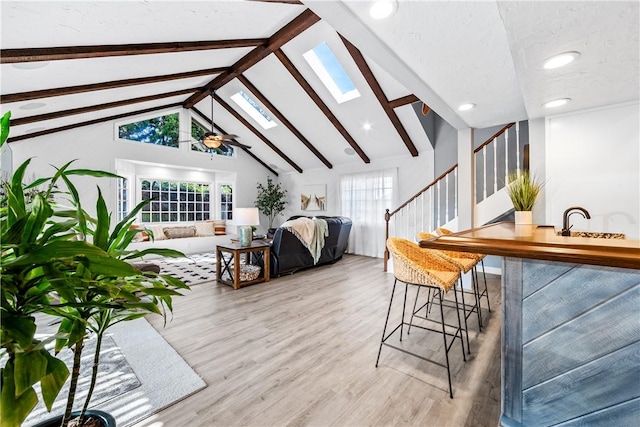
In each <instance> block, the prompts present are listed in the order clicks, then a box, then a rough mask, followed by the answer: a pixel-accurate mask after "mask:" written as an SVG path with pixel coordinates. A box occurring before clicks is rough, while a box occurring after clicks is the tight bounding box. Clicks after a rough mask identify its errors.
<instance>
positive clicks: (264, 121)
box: [231, 91, 278, 129]
mask: <svg viewBox="0 0 640 427" xmlns="http://www.w3.org/2000/svg"><path fill="white" fill-rule="evenodd" d="M231 99H232V100H233V102H235V103H236V104H238V106H239V107H240V108H242V109H243V110H244V112H245V113H247V114H248V115H249V116H251V118H252V119H253V120H255V121H256V122H258V124H259V125H260V126H262V128H263V129H271V128H272V127H275V126H278V124H277V123H276V122H274V121H273V119H272V118H271V116H269V114H268V113H267V112H266V111H265V110H263V109H262V108H261V107H260V106H259V105H258V103H257V102H256V101H254V100H253V99H251V97H250V96H249V95H247V94H246V93H244V91H240V92H238V93H236V94H235V95H233V96H231Z"/></svg>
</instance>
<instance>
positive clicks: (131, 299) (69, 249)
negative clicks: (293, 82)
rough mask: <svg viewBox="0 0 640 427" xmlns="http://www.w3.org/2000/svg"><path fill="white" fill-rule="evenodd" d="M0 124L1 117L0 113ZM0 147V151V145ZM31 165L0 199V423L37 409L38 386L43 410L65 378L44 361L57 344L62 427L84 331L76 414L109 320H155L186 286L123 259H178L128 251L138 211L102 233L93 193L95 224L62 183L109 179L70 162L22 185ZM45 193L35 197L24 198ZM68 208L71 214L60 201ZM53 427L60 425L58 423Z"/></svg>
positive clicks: (100, 208) (104, 217)
mask: <svg viewBox="0 0 640 427" xmlns="http://www.w3.org/2000/svg"><path fill="white" fill-rule="evenodd" d="M5 117H7V115H5ZM7 135H8V118H7V120H6V121H5V120H4V118H3V121H2V140H1V143H4V142H5V141H6V137H7ZM0 145H1V144H0ZM29 163H30V159H29V160H27V161H25V162H24V163H23V164H22V165H20V166H19V167H18V168H17V169H16V171H15V173H14V174H13V177H12V178H11V180H10V182H7V183H5V184H4V189H5V192H6V197H5V199H3V200H2V203H1V207H0V219H1V220H2V226H1V236H0V237H1V241H0V245H1V253H2V264H1V275H2V288H1V290H0V295H1V298H0V299H1V303H2V307H1V312H0V313H1V314H2V323H1V325H0V336H1V337H2V342H1V347H2V350H3V351H4V352H5V353H6V354H7V356H8V357H7V358H6V361H5V364H4V366H3V367H2V376H1V377H2V392H1V396H0V397H1V400H0V404H1V408H0V409H1V414H2V416H1V418H0V425H1V426H2V427H5V426H19V425H20V424H21V423H22V421H23V420H24V419H25V418H26V417H27V416H28V414H29V413H30V412H31V411H32V410H33V408H34V407H35V405H36V404H37V402H38V396H37V394H36V392H35V389H34V385H36V384H40V387H41V395H42V399H43V401H44V403H45V405H46V407H47V409H49V410H51V406H52V404H53V402H54V400H55V398H56V396H57V395H58V394H59V392H60V390H61V388H62V387H63V385H64V383H65V382H66V380H67V378H68V377H69V371H68V369H67V367H66V366H65V364H64V363H63V362H62V361H60V360H59V359H57V358H56V357H54V356H53V355H51V354H50V352H49V351H48V350H47V348H46V347H45V345H46V344H47V343H48V342H50V341H52V340H54V339H55V340H56V344H55V350H56V353H57V352H58V351H59V350H61V349H62V348H63V347H69V348H71V349H72V350H73V352H74V364H73V368H72V372H71V375H70V377H71V381H70V390H69V394H68V397H67V408H66V411H65V412H66V413H65V415H64V417H62V418H63V419H64V425H66V423H67V422H68V421H69V419H70V418H71V408H72V406H73V401H74V398H75V393H76V384H77V381H78V378H79V375H80V369H79V367H80V366H79V363H80V356H81V354H82V351H83V348H84V345H83V344H84V340H85V338H86V337H87V336H88V334H89V333H90V332H91V331H93V332H95V333H96V336H97V343H98V345H97V346H96V353H95V354H94V369H93V372H92V380H91V386H90V390H89V395H88V396H87V399H86V401H85V404H84V408H83V410H82V411H81V414H80V423H79V424H78V425H82V421H83V419H82V418H83V417H84V412H85V411H86V409H87V406H88V404H89V401H90V398H91V392H92V390H93V387H94V386H95V380H96V375H97V366H98V363H99V356H100V345H99V344H100V342H101V340H102V336H103V334H104V332H105V331H106V329H107V328H108V327H109V326H111V325H113V324H115V323H118V322H121V321H126V320H133V319H135V318H138V317H141V316H144V315H145V314H146V313H158V314H162V315H164V314H165V313H166V312H167V310H171V308H172V305H171V297H172V296H174V295H178V292H177V291H176V289H181V288H182V289H187V286H186V285H185V284H184V283H183V282H181V281H179V280H177V279H175V278H173V277H171V276H167V275H158V274H155V273H144V274H143V273H142V272H140V271H139V270H137V269H136V268H135V267H134V266H133V265H132V264H130V263H129V262H127V261H128V260H130V259H133V258H137V257H140V256H143V255H144V254H146V253H151V252H153V253H159V254H162V255H169V256H182V255H183V254H181V253H180V252H177V251H172V250H168V249H161V250H157V249H151V250H148V251H133V252H132V251H127V250H126V247H127V246H128V244H129V243H130V242H131V240H132V239H133V237H134V236H135V234H136V233H138V232H141V231H142V230H129V225H131V223H132V222H133V221H134V219H135V215H136V213H137V212H138V211H139V209H140V208H141V207H142V205H143V204H140V205H138V206H137V207H136V208H135V209H134V210H133V211H132V212H131V214H129V215H128V216H127V217H126V218H125V219H123V220H122V221H121V222H120V223H118V224H117V225H116V226H115V228H114V230H113V231H112V232H109V226H110V218H109V214H108V212H107V208H106V204H105V202H104V199H103V197H102V194H101V192H100V190H99V189H98V202H97V207H96V211H97V217H96V218H92V217H91V216H90V215H89V214H88V213H87V212H86V211H85V210H84V209H83V207H82V204H81V201H80V196H79V193H78V191H77V189H76V187H75V186H74V184H73V183H72V181H71V177H73V176H74V175H85V176H94V177H116V176H117V175H114V174H112V173H109V172H102V171H93V170H85V169H71V168H70V165H71V163H72V162H69V163H67V164H66V165H64V166H63V167H61V168H59V169H57V170H56V173H55V174H54V175H53V176H51V177H48V178H42V179H39V180H36V181H35V182H34V183H32V184H30V185H25V184H23V178H24V174H25V171H26V169H27V167H28V165H29ZM39 186H44V187H45V188H44V190H37V191H33V189H34V188H38V187H39ZM60 200H65V201H67V202H70V204H71V206H70V207H65V206H63V205H62V204H61V203H60V202H59V201H60ZM42 313H46V314H49V315H53V316H56V317H57V318H58V319H59V320H60V327H59V330H58V333H57V334H56V335H54V336H51V337H48V338H47V339H45V340H38V339H36V337H35V335H36V330H37V323H38V320H39V319H40V318H41V317H39V316H38V315H39V314H42ZM57 424H58V425H59V424H60V423H59V422H58V423H57Z"/></svg>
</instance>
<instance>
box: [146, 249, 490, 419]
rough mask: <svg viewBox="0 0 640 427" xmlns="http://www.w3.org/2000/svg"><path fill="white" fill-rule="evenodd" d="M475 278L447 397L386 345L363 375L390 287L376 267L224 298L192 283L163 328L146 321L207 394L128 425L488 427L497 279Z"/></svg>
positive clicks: (434, 377) (427, 369)
mask: <svg viewBox="0 0 640 427" xmlns="http://www.w3.org/2000/svg"><path fill="white" fill-rule="evenodd" d="M487 278H488V279H489V280H488V281H489V291H490V293H491V304H492V305H491V308H492V312H491V313H488V312H486V310H485V312H484V313H483V315H484V322H485V327H484V329H483V332H481V333H479V332H478V324H477V319H476V318H475V317H473V316H472V317H470V318H469V328H470V336H469V338H470V341H471V352H472V354H471V355H470V356H467V362H463V361H462V354H461V350H460V345H459V343H455V345H454V346H453V347H452V352H451V353H450V360H451V362H452V365H453V372H452V381H453V393H454V398H453V399H450V398H449V393H448V385H447V373H446V370H445V369H444V368H441V367H438V366H436V365H433V364H430V363H428V362H424V361H421V360H419V359H417V358H415V357H411V356H409V355H406V354H404V353H401V352H398V351H395V350H393V349H390V348H388V347H384V348H383V349H382V355H381V358H380V364H379V366H378V368H376V367H375V361H376V355H377V352H378V347H379V343H380V336H381V333H382V328H383V326H384V318H385V315H386V309H387V306H388V303H389V297H390V294H391V289H392V286H393V275H392V274H388V273H384V272H383V271H382V261H381V260H380V259H375V258H368V257H361V256H353V255H345V257H344V258H343V259H342V260H341V261H339V262H337V263H336V264H334V265H329V266H323V267H318V268H315V269H311V270H307V271H302V272H298V273H296V274H294V275H290V276H284V277H280V278H277V279H273V280H272V281H270V282H267V283H260V284H257V285H253V286H248V287H246V288H241V289H239V290H236V291H234V290H233V289H232V288H231V287H228V286H225V285H221V284H217V283H216V282H207V283H203V284H200V285H195V286H193V287H192V290H191V291H190V292H188V294H187V295H186V296H184V297H180V298H176V299H175V300H174V318H173V320H172V321H171V322H170V323H168V324H167V325H166V327H164V328H163V325H162V320H161V319H159V318H158V316H154V317H151V318H149V320H150V322H151V323H152V324H153V326H154V327H155V328H156V329H158V331H159V332H160V333H161V334H162V335H163V336H164V337H165V339H166V340H167V341H168V342H169V343H170V344H171V345H172V346H173V347H174V348H175V349H176V351H177V352H178V353H180V355H181V356H182V357H183V358H184V360H185V361H186V362H187V363H188V364H189V365H191V366H192V367H193V369H194V370H195V371H196V372H197V373H198V374H199V375H200V376H202V378H203V379H204V380H205V382H206V383H207V384H208V386H207V387H206V388H205V389H203V390H201V391H199V392H197V393H196V394H194V395H192V396H190V397H188V398H186V399H184V400H183V401H181V402H178V403H176V404H174V405H173V406H171V407H169V408H167V409H165V410H164V411H162V412H160V413H158V414H156V415H154V416H152V417H150V418H148V419H147V420H145V421H143V422H141V423H139V424H137V427H143V426H144V427H151V426H153V427H159V426H190V427H191V426H285V425H291V426H307V425H309V426H368V425H376V426H391V425H409V426H465V425H468V426H497V425H498V418H499V414H500V308H501V307H500V295H499V292H500V281H499V277H498V276H492V275H488V276H487ZM398 288H400V289H397V290H396V297H398V298H397V299H396V300H395V301H394V307H395V309H394V310H392V320H394V319H399V316H400V311H401V308H400V307H401V301H402V296H403V294H404V287H400V286H399V287H398ZM411 295H415V294H411V293H410V294H409V299H408V301H411V302H412V301H413V299H412V296H411ZM395 302H398V303H399V304H400V305H395ZM391 323H392V322H391V321H390V324H391ZM403 343H404V344H407V345H414V346H417V347H418V348H419V350H418V351H424V352H430V351H433V350H436V351H437V350H441V349H442V336H441V335H437V334H433V333H428V332H423V331H421V330H419V329H415V328H414V329H412V330H411V334H410V335H409V336H406V335H405V338H403ZM404 344H403V345H404ZM413 348H416V347H413ZM443 360H444V359H443ZM167 369H170V367H167Z"/></svg>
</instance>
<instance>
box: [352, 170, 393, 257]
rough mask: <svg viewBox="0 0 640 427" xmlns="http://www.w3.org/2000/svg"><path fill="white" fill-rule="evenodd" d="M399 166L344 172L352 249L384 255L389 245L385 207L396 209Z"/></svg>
mask: <svg viewBox="0 0 640 427" xmlns="http://www.w3.org/2000/svg"><path fill="white" fill-rule="evenodd" d="M397 182H398V169H397V168H391V169H383V170H376V171H371V172H364V173H357V174H349V175H342V176H341V177H340V211H341V215H343V216H346V217H349V218H351V221H352V222H353V225H352V227H351V233H350V234H349V248H348V252H349V253H353V254H357V255H366V256H372V257H378V258H382V257H383V256H384V248H385V243H386V242H385V221H384V213H385V209H390V210H392V209H394V208H395V205H396V193H397V190H396V189H397Z"/></svg>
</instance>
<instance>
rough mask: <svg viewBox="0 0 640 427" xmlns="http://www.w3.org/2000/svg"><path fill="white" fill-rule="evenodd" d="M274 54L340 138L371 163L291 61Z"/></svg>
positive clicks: (276, 53)
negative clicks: (338, 133)
mask: <svg viewBox="0 0 640 427" xmlns="http://www.w3.org/2000/svg"><path fill="white" fill-rule="evenodd" d="M274 53H275V55H276V57H277V58H278V59H279V60H280V62H281V63H282V65H284V67H285V68H286V69H287V70H288V71H289V73H290V74H291V76H292V77H293V78H294V79H295V80H296V81H297V82H298V84H299V85H300V86H301V87H302V89H304V91H305V92H307V95H308V96H309V98H311V100H312V101H313V102H314V103H315V104H316V105H317V106H318V108H319V109H320V111H322V112H323V113H324V115H325V116H326V117H327V119H328V120H329V121H330V122H331V124H332V125H333V126H334V127H335V128H336V129H337V130H338V132H340V134H341V135H342V137H343V138H344V139H345V140H346V141H347V142H348V143H349V145H350V146H351V148H353V149H354V151H355V152H356V153H358V155H359V156H360V158H361V159H362V161H363V162H365V163H371V160H370V159H369V157H368V156H367V155H366V154H365V153H364V151H363V150H362V148H360V146H359V145H358V143H357V142H356V140H355V139H353V137H352V136H351V134H349V132H348V131H347V129H345V127H344V126H342V123H340V121H339V120H338V118H337V117H336V116H335V115H334V114H333V113H332V112H331V110H330V109H329V107H327V104H325V103H324V101H322V99H321V98H320V96H318V94H317V93H316V91H314V90H313V88H312V87H311V85H310V84H309V82H307V80H306V79H305V78H304V76H303V75H302V73H300V71H299V70H298V69H297V68H296V67H295V65H293V62H291V60H290V59H289V58H288V57H287V55H286V54H285V53H284V52H283V51H282V49H278V50H276V51H275V52H274Z"/></svg>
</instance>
